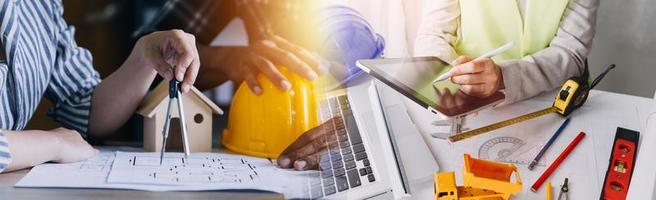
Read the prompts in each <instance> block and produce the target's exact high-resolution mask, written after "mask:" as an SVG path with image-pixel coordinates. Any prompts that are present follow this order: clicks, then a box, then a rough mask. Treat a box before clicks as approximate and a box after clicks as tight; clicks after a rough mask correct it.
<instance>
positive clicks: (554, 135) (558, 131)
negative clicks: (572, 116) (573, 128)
mask: <svg viewBox="0 0 656 200" xmlns="http://www.w3.org/2000/svg"><path fill="white" fill-rule="evenodd" d="M567 124H569V118H567V119H565V121H564V122H563V124H561V125H560V127H558V130H556V133H554V134H553V135H552V136H551V138H549V141H547V143H546V144H544V146H543V147H542V149H540V152H539V153H538V155H537V156H535V158H534V159H533V161H531V164H528V170H533V168H534V167H535V165H537V164H538V161H540V158H542V156H543V155H544V153H545V152H547V149H549V147H551V145H552V144H553V143H554V141H556V138H558V136H559V135H560V133H562V132H563V130H565V127H567Z"/></svg>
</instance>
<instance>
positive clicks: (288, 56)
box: [255, 40, 318, 80]
mask: <svg viewBox="0 0 656 200" xmlns="http://www.w3.org/2000/svg"><path fill="white" fill-rule="evenodd" d="M255 46H256V50H257V51H258V52H259V53H260V54H261V55H264V56H266V57H267V58H269V59H271V60H272V61H274V63H276V64H281V65H283V66H285V67H286V68H287V69H289V70H290V71H292V72H294V73H296V74H298V75H300V76H301V77H303V78H305V79H308V80H314V79H316V78H317V77H318V75H317V73H316V72H315V71H314V70H313V69H312V67H310V66H309V65H308V64H307V63H305V62H303V61H301V59H299V58H298V57H297V56H296V55H295V54H294V53H292V52H289V51H285V50H284V49H281V48H279V47H277V46H276V44H275V43H273V42H272V41H266V40H265V41H261V42H258V44H257V45H255Z"/></svg>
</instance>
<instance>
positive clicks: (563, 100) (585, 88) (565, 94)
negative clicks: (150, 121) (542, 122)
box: [448, 64, 615, 142]
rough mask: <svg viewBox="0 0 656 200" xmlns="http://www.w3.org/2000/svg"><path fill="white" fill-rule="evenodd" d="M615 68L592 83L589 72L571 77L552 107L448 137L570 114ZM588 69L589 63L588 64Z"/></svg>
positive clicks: (464, 137) (453, 139) (466, 135)
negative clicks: (546, 116)
mask: <svg viewBox="0 0 656 200" xmlns="http://www.w3.org/2000/svg"><path fill="white" fill-rule="evenodd" d="M613 68H615V64H611V65H609V66H608V67H607V68H606V70H605V71H604V72H602V73H601V74H600V75H599V76H597V78H595V79H594V81H592V83H591V84H588V76H587V73H584V75H583V76H580V77H574V78H570V79H569V80H567V81H566V82H565V84H564V85H563V86H562V87H561V88H560V91H559V92H558V94H557V95H556V98H555V100H554V103H553V105H552V106H551V107H548V108H545V109H542V110H539V111H535V112H532V113H529V114H526V115H522V116H519V117H515V118H512V119H509V120H505V121H501V122H498V123H495V124H492V125H488V126H484V127H481V128H478V129H474V130H471V131H466V132H462V133H459V134H456V135H453V136H450V137H449V138H448V139H449V141H451V142H457V141H460V140H464V139H467V138H470V137H474V136H477V135H480V134H483V133H487V132H490V131H493V130H496V129H500V128H503V127H506V126H510V125H513V124H517V123H519V122H523V121H526V120H529V119H533V118H536V117H540V116H543V115H546V114H549V113H558V114H560V115H561V116H564V117H566V116H568V115H569V114H571V113H572V111H574V110H576V109H577V108H579V107H581V106H582V105H583V103H585V101H586V100H587V99H588V94H589V93H590V90H591V89H592V88H594V87H595V86H597V84H598V83H599V81H601V79H603V78H604V76H606V74H607V73H608V72H609V71H610V70H611V69H613ZM586 71H587V65H586Z"/></svg>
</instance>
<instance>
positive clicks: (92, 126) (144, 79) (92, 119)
mask: <svg viewBox="0 0 656 200" xmlns="http://www.w3.org/2000/svg"><path fill="white" fill-rule="evenodd" d="M156 74H157V72H156V71H155V70H154V69H153V68H150V67H147V66H143V65H142V64H140V62H139V61H138V58H135V56H134V55H131V56H130V57H128V59H127V60H126V61H125V62H124V63H123V65H122V66H121V67H120V68H119V69H118V70H117V71H115V72H114V73H112V74H111V75H110V76H109V77H107V78H105V79H104V80H103V81H102V83H101V84H100V85H98V87H96V89H95V91H94V93H93V96H92V100H91V111H90V115H89V133H90V134H91V135H92V136H96V137H102V136H106V135H107V134H109V133H112V132H114V131H115V130H116V129H118V128H120V127H121V126H122V125H123V124H124V123H125V122H126V121H127V120H128V119H129V118H130V116H132V114H133V113H134V112H135V110H136V109H137V107H138V106H139V103H140V102H141V101H142V100H143V98H144V96H145V94H146V93H147V92H148V88H149V86H150V84H151V83H152V81H153V79H154V78H155V76H156Z"/></svg>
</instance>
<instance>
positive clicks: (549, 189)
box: [546, 182, 553, 200]
mask: <svg viewBox="0 0 656 200" xmlns="http://www.w3.org/2000/svg"><path fill="white" fill-rule="evenodd" d="M546 192H547V198H546V200H552V199H553V194H552V192H551V182H547V191H546Z"/></svg>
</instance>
